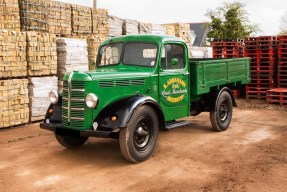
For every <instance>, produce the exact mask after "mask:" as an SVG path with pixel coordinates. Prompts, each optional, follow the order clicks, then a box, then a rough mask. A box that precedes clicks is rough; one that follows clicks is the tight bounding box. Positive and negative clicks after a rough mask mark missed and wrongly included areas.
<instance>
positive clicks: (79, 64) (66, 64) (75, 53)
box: [57, 38, 89, 80]
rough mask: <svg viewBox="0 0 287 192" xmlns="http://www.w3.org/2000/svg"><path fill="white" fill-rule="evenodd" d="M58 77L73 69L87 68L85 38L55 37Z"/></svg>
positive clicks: (61, 77)
mask: <svg viewBox="0 0 287 192" xmlns="http://www.w3.org/2000/svg"><path fill="white" fill-rule="evenodd" d="M57 55H58V77H59V79H60V80H62V79H63V78H64V75H65V74H66V73H69V72H73V71H82V72H86V71H88V70H89V60H88V44H87V40H85V39H70V38H61V39H57Z"/></svg>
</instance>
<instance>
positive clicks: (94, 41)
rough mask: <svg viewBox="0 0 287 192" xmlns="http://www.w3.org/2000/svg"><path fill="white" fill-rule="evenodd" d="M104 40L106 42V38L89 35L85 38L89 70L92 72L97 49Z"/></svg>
mask: <svg viewBox="0 0 287 192" xmlns="http://www.w3.org/2000/svg"><path fill="white" fill-rule="evenodd" d="M104 40H106V37H100V36H97V35H91V36H88V38H87V43H88V54H89V69H90V70H94V69H95V68H96V59H97V55H98V48H99V46H100V44H101V43H102V42H103V41H104Z"/></svg>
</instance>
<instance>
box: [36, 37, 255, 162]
mask: <svg viewBox="0 0 287 192" xmlns="http://www.w3.org/2000/svg"><path fill="white" fill-rule="evenodd" d="M96 65H97V66H96V70H94V71H89V72H77V71H75V72H72V73H68V74H66V76H65V78H64V86H63V93H61V94H59V93H57V92H56V91H53V90H52V91H51V92H50V94H49V99H50V101H51V105H50V106H49V108H48V111H47V113H46V116H45V120H44V122H43V123H41V124H40V127H41V128H43V129H47V130H50V131H53V132H55V137H56V139H57V141H58V142H59V143H60V144H61V145H63V146H64V147H66V148H74V147H78V146H80V145H83V144H84V143H85V142H86V141H87V139H88V138H89V137H106V138H115V139H119V143H120V149H121V152H122V154H123V156H124V157H125V158H126V159H127V160H129V161H131V162H134V163H139V162H142V161H145V160H146V159H147V158H148V157H150V155H151V154H152V152H153V150H154V148H155V146H156V142H157V138H158V133H159V130H168V129H170V128H173V127H176V126H180V125H184V123H185V122H182V121H176V120H177V119H180V118H183V117H188V116H195V115H198V114H199V113H201V112H209V113H210V121H211V125H212V127H213V129H214V130H215V131H225V130H226V129H227V128H228V126H229V124H230V122H231V119H232V108H233V106H236V103H235V99H234V96H233V94H232V91H231V89H233V88H236V87H237V86H240V85H242V84H246V83H249V82H250V59H249V58H240V59H189V54H188V48H187V46H186V44H185V43H184V41H183V40H181V39H179V38H176V37H171V36H163V35H127V36H120V37H114V38H110V39H108V40H106V41H105V42H103V43H102V45H101V46H100V47H99V52H98V57H97V62H96Z"/></svg>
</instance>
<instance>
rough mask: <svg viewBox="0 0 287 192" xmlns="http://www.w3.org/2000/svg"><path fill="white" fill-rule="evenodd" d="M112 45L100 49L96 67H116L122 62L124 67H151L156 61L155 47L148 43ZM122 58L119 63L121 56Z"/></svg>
mask: <svg viewBox="0 0 287 192" xmlns="http://www.w3.org/2000/svg"><path fill="white" fill-rule="evenodd" d="M124 47H125V48H124V50H123V44H122V43H112V44H108V45H106V46H103V47H101V48H100V51H99V55H98V59H97V66H98V67H102V66H108V65H117V64H119V63H120V62H122V63H123V64H124V65H137V66H145V67H153V66H154V65H155V61H156V55H157V46H156V45H155V44H150V43H127V44H126V45H125V46H124ZM122 52H123V58H122V61H121V55H122Z"/></svg>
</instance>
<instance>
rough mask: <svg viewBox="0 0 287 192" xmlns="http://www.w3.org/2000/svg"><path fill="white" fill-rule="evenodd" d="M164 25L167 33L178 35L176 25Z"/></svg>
mask: <svg viewBox="0 0 287 192" xmlns="http://www.w3.org/2000/svg"><path fill="white" fill-rule="evenodd" d="M164 27H165V33H166V34H167V35H170V36H176V35H175V27H174V25H172V24H167V25H164Z"/></svg>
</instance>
